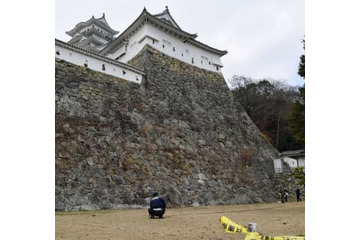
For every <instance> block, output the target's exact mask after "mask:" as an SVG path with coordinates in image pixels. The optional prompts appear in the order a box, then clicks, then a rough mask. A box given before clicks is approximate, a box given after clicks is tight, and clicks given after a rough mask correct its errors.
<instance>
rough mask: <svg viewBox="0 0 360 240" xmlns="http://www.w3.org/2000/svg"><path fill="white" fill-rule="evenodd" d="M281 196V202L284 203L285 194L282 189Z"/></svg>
mask: <svg viewBox="0 0 360 240" xmlns="http://www.w3.org/2000/svg"><path fill="white" fill-rule="evenodd" d="M279 197H280V201H281V203H284V194H283V192H282V191H281V190H280V191H279Z"/></svg>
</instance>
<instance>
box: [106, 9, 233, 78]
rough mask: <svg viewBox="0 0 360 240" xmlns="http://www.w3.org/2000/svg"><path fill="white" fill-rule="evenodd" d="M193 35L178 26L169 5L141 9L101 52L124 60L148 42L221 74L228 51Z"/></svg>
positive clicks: (125, 61) (188, 61) (156, 47)
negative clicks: (151, 10) (156, 10)
mask: <svg viewBox="0 0 360 240" xmlns="http://www.w3.org/2000/svg"><path fill="white" fill-rule="evenodd" d="M196 38H197V34H192V33H188V32H185V31H184V30H182V29H181V28H180V27H179V25H178V24H177V23H176V22H175V20H174V18H173V17H172V16H171V14H170V11H169V9H168V7H166V8H165V10H164V11H163V12H161V13H159V14H151V13H149V12H148V11H147V10H146V8H144V9H143V11H142V12H141V14H140V16H139V17H138V18H137V19H136V20H135V21H134V22H133V23H132V24H131V25H130V26H129V27H128V28H127V29H126V30H125V31H124V32H122V33H121V34H120V35H119V36H118V37H117V38H116V39H114V40H113V41H112V42H111V43H110V44H109V45H107V46H106V47H105V48H104V49H103V50H101V51H100V54H101V55H104V56H106V57H108V58H111V59H114V60H116V61H119V62H123V63H127V62H129V61H130V60H131V59H132V58H133V57H135V56H136V55H137V54H138V53H139V52H140V51H141V50H142V49H143V48H144V47H145V45H149V46H151V47H153V48H155V49H156V50H159V51H161V52H162V53H164V54H166V55H168V56H170V57H173V58H176V59H178V60H180V61H182V62H185V63H188V64H191V65H193V66H196V67H198V68H201V69H205V70H209V71H213V72H219V73H221V68H222V67H223V64H222V63H221V60H220V58H221V57H222V56H224V55H226V54H227V51H226V50H218V49H216V48H213V47H210V46H208V45H206V44H204V43H201V42H199V41H197V40H196Z"/></svg>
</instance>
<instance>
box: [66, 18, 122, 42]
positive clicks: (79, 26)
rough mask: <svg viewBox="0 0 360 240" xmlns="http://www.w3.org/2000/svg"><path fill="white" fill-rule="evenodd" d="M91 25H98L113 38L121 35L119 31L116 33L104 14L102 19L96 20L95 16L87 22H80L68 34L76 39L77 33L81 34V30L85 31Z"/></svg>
mask: <svg viewBox="0 0 360 240" xmlns="http://www.w3.org/2000/svg"><path fill="white" fill-rule="evenodd" d="M91 25H97V26H99V27H101V28H102V29H104V30H106V31H107V33H108V34H110V35H111V36H114V35H116V34H118V33H119V32H118V31H116V30H114V29H112V28H111V27H110V25H109V24H108V22H107V21H106V19H105V13H103V15H102V17H100V18H95V17H94V16H92V17H91V18H90V19H89V20H87V21H86V22H80V23H78V24H76V26H75V27H74V28H73V29H71V30H70V31H67V32H66V34H67V35H69V36H70V37H74V36H75V35H76V33H79V32H80V31H81V29H83V28H84V27H88V26H91Z"/></svg>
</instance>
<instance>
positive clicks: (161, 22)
mask: <svg viewBox="0 0 360 240" xmlns="http://www.w3.org/2000/svg"><path fill="white" fill-rule="evenodd" d="M146 23H151V24H153V25H154V26H156V27H158V28H160V29H161V30H163V31H165V32H167V33H169V34H171V35H173V36H175V37H177V38H180V39H181V40H182V41H184V42H189V43H191V44H193V45H196V46H197V47H199V48H202V49H206V50H208V51H210V52H212V53H215V54H217V55H220V56H223V55H225V54H227V51H223V50H218V49H215V48H213V47H210V46H208V45H205V44H203V43H201V42H199V41H197V40H195V38H196V37H197V34H196V33H195V34H191V33H188V32H185V31H183V30H182V29H181V28H180V27H179V25H178V24H177V23H176V22H175V20H174V18H173V17H172V16H171V14H170V11H169V9H168V8H167V7H166V9H165V10H164V11H163V12H162V13H159V14H154V15H153V14H151V13H149V12H148V11H147V10H146V8H145V7H144V10H143V11H142V12H141V14H140V16H139V17H138V18H137V19H136V20H135V21H134V22H133V23H132V24H131V25H130V26H129V27H128V28H127V29H126V30H125V31H124V32H122V33H121V34H120V35H119V36H118V37H117V38H116V39H114V40H113V41H112V42H111V43H110V44H109V45H108V46H107V47H105V48H104V49H103V50H102V51H101V52H100V53H101V54H107V53H109V52H112V51H114V50H116V49H117V48H118V47H119V46H120V45H121V44H122V43H123V42H124V41H127V39H128V38H129V37H130V36H131V35H133V34H134V33H135V32H136V31H138V30H139V29H140V28H141V27H142V26H143V25H144V24H146Z"/></svg>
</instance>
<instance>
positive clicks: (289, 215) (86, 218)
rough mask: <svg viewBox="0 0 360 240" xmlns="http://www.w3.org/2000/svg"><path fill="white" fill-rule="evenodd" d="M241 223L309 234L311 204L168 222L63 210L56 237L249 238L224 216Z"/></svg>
mask: <svg viewBox="0 0 360 240" xmlns="http://www.w3.org/2000/svg"><path fill="white" fill-rule="evenodd" d="M221 216H226V217H228V218H229V219H231V220H232V221H234V222H236V223H237V224H240V225H243V226H245V227H246V226H247V225H248V223H249V222H255V223H257V231H258V232H259V233H260V234H263V235H273V236H281V235H282V236H283V235H305V202H299V203H297V202H288V203H284V204H281V203H264V204H244V205H232V206H208V207H186V208H185V207H184V208H168V209H167V210H166V213H165V215H164V218H163V219H158V218H155V219H150V218H149V217H148V214H147V209H134V210H104V211H84V212H57V213H56V214H55V224H56V225H55V236H56V239H69V240H71V239H106V240H107V239H111V240H112V239H126V240H132V239H134V240H135V239H136V240H141V239H149V240H153V239H214V240H225V239H237V240H239V239H244V235H243V234H242V233H227V232H225V230H224V229H223V227H222V225H221V224H220V221H219V218H220V217H221Z"/></svg>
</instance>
